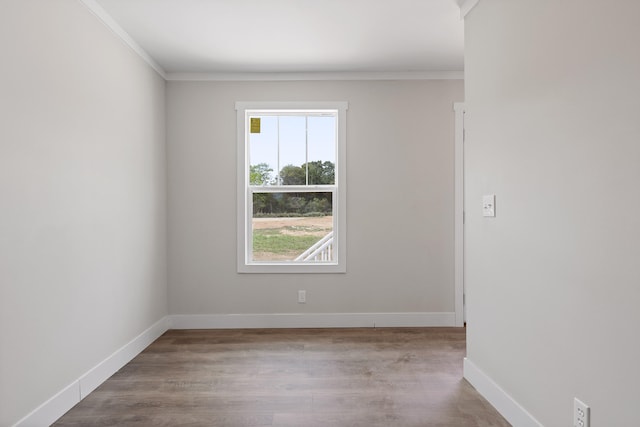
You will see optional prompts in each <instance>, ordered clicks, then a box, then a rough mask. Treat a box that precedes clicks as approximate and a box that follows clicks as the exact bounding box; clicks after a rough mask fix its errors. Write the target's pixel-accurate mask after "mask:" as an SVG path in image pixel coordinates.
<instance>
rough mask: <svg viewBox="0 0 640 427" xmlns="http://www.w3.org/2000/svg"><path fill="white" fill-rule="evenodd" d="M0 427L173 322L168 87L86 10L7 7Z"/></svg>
mask: <svg viewBox="0 0 640 427" xmlns="http://www.w3.org/2000/svg"><path fill="white" fill-rule="evenodd" d="M0 52H2V66H1V67H0V123H1V124H0V206H1V208H0V425H2V426H7V425H11V424H13V423H14V422H16V421H18V419H20V418H21V417H23V416H24V415H26V414H27V413H29V412H30V411H31V410H33V409H35V407H36V406H38V405H39V404H41V403H43V402H44V401H45V400H47V399H49V398H50V397H52V396H53V395H54V394H55V393H57V392H58V391H60V390H61V389H62V388H63V387H65V386H67V385H68V384H70V383H71V382H72V381H74V380H76V379H77V378H78V377H79V376H80V375H82V374H84V373H85V372H86V371H87V370H88V369H90V368H92V367H94V366H95V365H96V364H97V363H99V362H101V361H102V360H104V359H105V358H106V357H108V356H109V355H111V354H112V353H113V352H114V351H116V350H117V349H118V348H120V347H121V346H123V345H124V344H126V343H127V342H128V341H130V340H131V339H132V338H134V337H135V336H137V335H138V334H139V333H140V332H142V331H143V330H145V329H146V328H148V327H149V326H151V325H152V324H153V323H154V322H156V321H157V320H159V319H160V318H162V317H163V316H164V315H165V314H166V313H167V299H166V273H165V271H166V253H165V252H166V243H165V240H166V232H165V228H166V221H165V212H166V197H165V193H166V185H165V178H166V174H165V172H166V170H165V169H166V168H165V148H164V129H165V127H164V114H165V113H164V95H165V82H164V81H163V80H162V78H160V77H159V76H158V75H157V74H155V72H154V71H152V70H151V68H150V67H149V66H147V65H146V64H145V63H144V62H142V60H141V59H140V58H139V57H138V56H137V55H136V54H134V53H133V52H132V51H131V50H130V49H129V48H127V47H125V45H124V44H123V43H122V42H121V41H120V40H119V39H117V38H116V37H115V36H114V35H113V33H112V32H111V31H110V30H108V29H107V28H106V27H104V26H103V25H102V24H101V23H100V22H99V21H98V20H97V19H96V18H95V17H94V16H92V14H91V13H90V12H89V11H88V10H87V9H86V7H84V6H83V5H82V4H81V3H80V2H78V1H76V0H57V1H45V0H40V1H36V0H11V1H2V2H0Z"/></svg>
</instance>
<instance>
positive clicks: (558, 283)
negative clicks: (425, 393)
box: [465, 0, 640, 427]
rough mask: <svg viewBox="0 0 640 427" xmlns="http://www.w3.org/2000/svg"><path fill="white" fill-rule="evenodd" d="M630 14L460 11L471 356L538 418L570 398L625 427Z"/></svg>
mask: <svg viewBox="0 0 640 427" xmlns="http://www.w3.org/2000/svg"><path fill="white" fill-rule="evenodd" d="M639 16H640V4H639V3H638V2H635V1H622V0H618V1H611V2H602V1H601V2H597V1H587V2H584V1H577V0H574V1H561V2H559V1H555V0H541V1H498V0H482V1H481V2H480V3H479V4H478V6H477V7H476V8H475V9H473V10H472V11H471V13H470V14H469V15H468V16H467V18H466V24H465V37H466V41H465V84H466V94H465V95H466V105H467V111H468V112H467V117H466V127H467V142H466V153H465V154H466V159H465V160H466V173H467V175H466V183H467V186H466V201H465V202H466V211H467V226H466V269H467V270H466V273H467V274H466V286H467V302H468V310H467V314H468V325H469V326H468V357H469V359H470V360H471V361H472V362H474V363H475V364H476V365H477V366H478V367H479V368H480V369H481V370H483V371H484V372H485V373H486V374H487V375H489V376H490V377H491V378H492V379H493V380H494V381H495V382H496V383H497V384H498V385H499V386H501V387H502V388H503V389H504V390H505V391H506V392H507V393H508V394H510V395H511V396H512V397H514V398H515V400H516V401H517V402H519V403H520V404H521V405H522V406H523V407H524V408H525V409H527V410H528V411H529V412H530V413H531V414H532V415H534V416H535V417H536V418H537V419H538V420H539V421H540V422H541V423H542V424H544V425H545V426H547V427H554V426H558V427H560V426H567V425H571V420H572V405H573V398H574V396H577V397H579V398H580V399H582V400H584V401H585V402H586V403H587V404H589V405H591V408H592V425H594V426H624V425H636V424H638V421H637V409H636V406H637V401H638V386H637V385H638V383H640V370H639V369H638V360H639V359H640V344H639V342H638V331H637V327H638V324H640V311H638V306H640V286H638V285H639V284H640V270H639V269H638V260H639V259H640V245H639V243H638V242H639V241H640V217H639V216H638V212H639V211H640V191H639V190H638V183H639V182H640V144H639V143H638V141H640V119H639V113H640V78H639V77H638V76H640V50H639V49H638V47H637V41H638V40H640V26H638V24H637V20H638V17H639ZM492 193H495V194H496V197H497V201H496V207H497V217H496V218H492V219H487V218H483V217H482V216H481V203H482V202H481V197H482V195H483V194H492Z"/></svg>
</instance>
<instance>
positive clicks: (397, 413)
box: [54, 328, 510, 427]
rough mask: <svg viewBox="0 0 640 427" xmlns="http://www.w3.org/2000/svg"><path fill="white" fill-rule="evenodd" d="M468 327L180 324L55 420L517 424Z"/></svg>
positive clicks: (441, 426) (439, 426)
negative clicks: (498, 406)
mask: <svg viewBox="0 0 640 427" xmlns="http://www.w3.org/2000/svg"><path fill="white" fill-rule="evenodd" d="M464 355H465V330H464V329H463V328H397V329H396V328H377V329H374V328H367V329H250V330H247V329H244V330H172V331H168V332H167V333H165V334H164V335H163V336H162V337H160V338H159V339H158V340H157V341H155V342H154V343H153V344H152V345H151V346H149V347H148V348H147V349H146V350H145V351H144V352H142V353H141V354H140V355H138V357H136V358H135V359H134V360H132V361H131V362H130V363H129V364H127V365H126V366H125V367H123V368H122V369H121V370H120V371H118V372H117V373H116V374H115V375H113V376H112V377H111V378H110V379H109V380H107V381H106V382H105V383H104V384H102V385H101V386H100V387H99V388H98V389H96V390H95V391H94V392H93V393H91V394H90V395H89V396H87V397H86V398H85V399H84V400H83V401H82V402H80V403H79V404H78V405H76V406H75V407H74V408H73V409H71V410H70V411H69V412H68V413H67V414H66V415H64V416H63V417H62V418H60V419H59V420H58V422H56V423H55V424H54V425H55V426H59V427H62V426H292V427H293V426H295V427H307V426H323V427H325V426H367V427H370V426H433V427H445V426H447V427H449V426H451V427H467V426H468V427H489V426H509V425H510V424H509V423H507V422H506V421H505V420H504V419H503V418H502V417H501V416H500V415H499V414H498V413H497V412H496V411H495V410H494V409H493V407H491V405H489V404H488V403H487V402H486V401H485V400H484V399H483V398H482V397H481V396H480V395H479V394H478V393H477V392H476V391H475V390H474V389H473V388H472V387H471V386H470V385H469V384H468V383H467V382H466V381H465V380H463V379H462V359H463V357H464Z"/></svg>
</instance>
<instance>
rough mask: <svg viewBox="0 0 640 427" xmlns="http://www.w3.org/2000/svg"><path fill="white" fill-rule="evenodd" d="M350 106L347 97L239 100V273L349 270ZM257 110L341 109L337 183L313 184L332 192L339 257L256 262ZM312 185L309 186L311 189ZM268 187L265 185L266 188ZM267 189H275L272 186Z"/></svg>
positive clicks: (295, 189) (287, 189) (337, 255)
mask: <svg viewBox="0 0 640 427" xmlns="http://www.w3.org/2000/svg"><path fill="white" fill-rule="evenodd" d="M347 109H348V103H347V102H344V101H315V102H314V101H312V102H251V101H238V102H236V112H237V131H236V134H237V148H238V154H237V240H238V248H237V262H238V273H345V272H346V271H347V227H346V224H347V183H346V176H347V175H346V158H347V127H346V124H347V123H346V120H347ZM254 110H274V111H282V112H286V111H292V110H298V111H321V110H334V111H337V127H338V130H337V137H338V143H337V147H336V162H335V186H333V187H334V188H333V189H330V190H327V189H325V188H324V186H313V187H311V188H313V189H314V190H315V191H327V192H332V193H333V196H332V202H333V218H334V227H333V236H334V237H333V238H334V241H335V242H336V245H335V260H334V261H332V262H322V263H318V262H306V263H305V262H275V261H274V262H264V261H262V262H253V261H252V260H251V259H250V256H251V253H250V251H251V240H250V239H252V237H253V236H252V230H251V226H252V225H251V221H252V217H253V212H252V209H251V203H252V200H253V199H252V198H253V193H252V191H251V189H250V185H249V150H248V143H249V139H248V138H249V132H248V130H249V123H248V120H247V118H248V112H251V111H254ZM309 188H310V186H305V187H304V189H305V190H309ZM264 190H265V189H264V188H263V189H261V191H264ZM300 190H301V187H297V186H286V188H284V189H283V187H282V186H279V187H277V189H273V191H274V192H296V191H300ZM267 191H271V189H268V190H267Z"/></svg>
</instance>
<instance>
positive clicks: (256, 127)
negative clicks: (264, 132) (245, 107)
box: [251, 117, 260, 133]
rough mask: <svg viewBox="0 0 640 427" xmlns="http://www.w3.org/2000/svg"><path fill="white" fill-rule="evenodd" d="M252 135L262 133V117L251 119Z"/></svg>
mask: <svg viewBox="0 0 640 427" xmlns="http://www.w3.org/2000/svg"><path fill="white" fill-rule="evenodd" d="M251 133H260V117H251Z"/></svg>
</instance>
